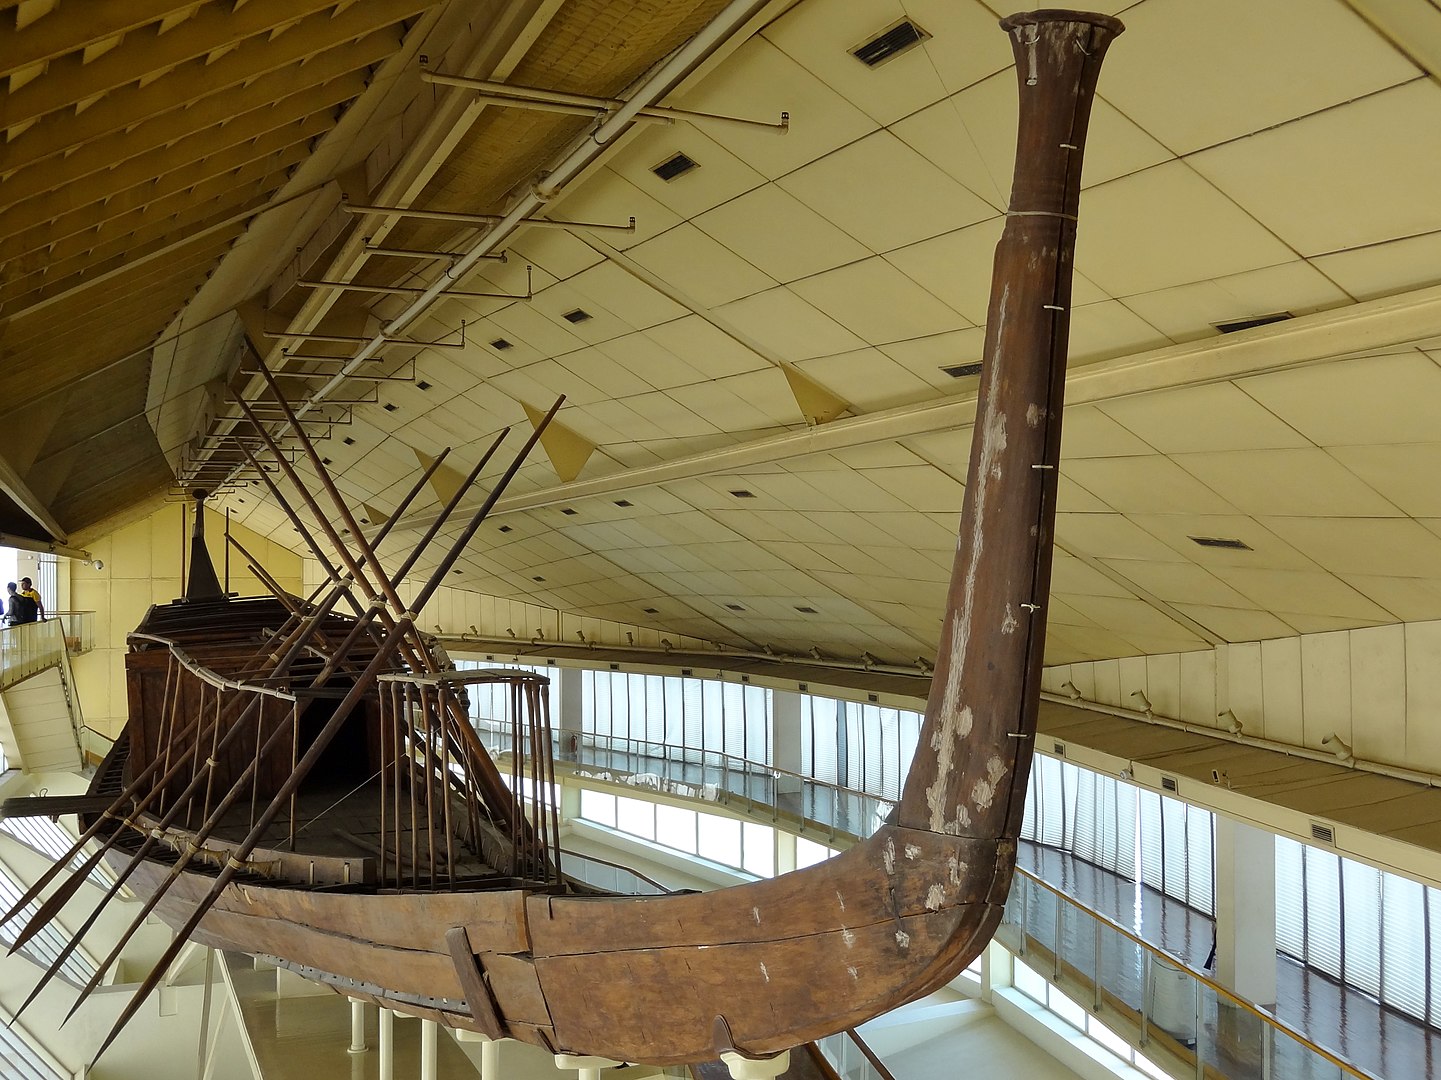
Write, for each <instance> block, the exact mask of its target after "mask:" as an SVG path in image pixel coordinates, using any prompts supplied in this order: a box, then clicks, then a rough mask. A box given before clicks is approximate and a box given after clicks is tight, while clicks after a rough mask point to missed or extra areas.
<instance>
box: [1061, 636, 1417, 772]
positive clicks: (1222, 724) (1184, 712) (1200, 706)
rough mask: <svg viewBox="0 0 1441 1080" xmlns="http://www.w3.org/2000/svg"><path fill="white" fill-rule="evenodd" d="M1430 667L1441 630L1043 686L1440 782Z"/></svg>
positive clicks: (1158, 662) (1085, 676)
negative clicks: (1234, 728) (1236, 726)
mask: <svg viewBox="0 0 1441 1080" xmlns="http://www.w3.org/2000/svg"><path fill="white" fill-rule="evenodd" d="M1438 659H1441V621H1430V622H1412V623H1397V624H1393V625H1389V626H1370V627H1362V628H1360V629H1356V630H1337V631H1331V632H1328V633H1323V634H1302V635H1300V636H1298V637H1289V638H1276V639H1273V640H1270V641H1252V642H1245V643H1241V644H1233V645H1221V646H1219V647H1217V648H1216V649H1214V650H1209V651H1200V652H1186V653H1169V654H1166V655H1160V656H1135V657H1123V658H1121V659H1119V660H1096V661H1091V662H1087V663H1077V664H1065V665H1060V666H1057V667H1053V668H1048V669H1047V670H1046V674H1045V678H1044V684H1043V685H1044V687H1045V689H1047V690H1049V691H1052V692H1054V693H1058V694H1065V693H1070V692H1071V691H1070V690H1069V689H1067V688H1065V684H1067V683H1069V684H1070V685H1071V686H1072V687H1074V690H1075V692H1076V693H1078V694H1079V695H1080V697H1081V698H1082V699H1084V700H1086V701H1093V702H1096V703H1098V704H1102V705H1113V706H1119V707H1121V708H1126V709H1135V710H1137V711H1144V710H1145V704H1144V703H1143V702H1142V700H1141V698H1140V697H1138V696H1136V695H1137V694H1138V693H1140V694H1144V695H1145V700H1146V701H1148V702H1149V703H1150V708H1151V710H1152V711H1153V712H1154V713H1155V714H1156V715H1158V716H1164V717H1170V718H1172V719H1177V720H1184V721H1186V722H1187V723H1192V724H1197V725H1204V726H1207V727H1214V728H1219V729H1225V728H1227V726H1228V725H1229V724H1231V722H1232V721H1231V714H1233V715H1234V717H1235V720H1236V721H1237V722H1239V723H1240V724H1241V725H1242V728H1241V734H1242V735H1244V736H1249V737H1252V738H1257V739H1267V740H1270V741H1273V742H1278V743H1287V744H1290V745H1293V746H1304V747H1309V748H1311V749H1313V750H1319V751H1321V752H1322V753H1328V752H1330V753H1337V754H1338V756H1341V755H1342V754H1344V752H1345V750H1344V747H1349V748H1350V751H1351V753H1352V754H1353V755H1354V756H1355V757H1356V758H1359V759H1361V760H1363V761H1372V762H1378V763H1380V764H1383V765H1388V766H1393V767H1396V768H1402V769H1412V770H1416V771H1419V772H1423V773H1431V774H1438V775H1441V725H1438V724H1437V723H1436V720H1435V717H1436V714H1437V711H1438V708H1441V664H1438V663H1437V661H1438ZM1228 713H1229V714H1228ZM1338 738H1339V740H1340V743H1338V742H1337V741H1336V739H1338ZM1322 740H1330V741H1328V742H1323V741H1322ZM1341 744H1344V747H1342V746H1341Z"/></svg>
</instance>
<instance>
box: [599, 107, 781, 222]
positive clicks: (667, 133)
mask: <svg viewBox="0 0 1441 1080" xmlns="http://www.w3.org/2000/svg"><path fill="white" fill-rule="evenodd" d="M676 154H684V155H685V156H686V157H688V158H690V159H691V160H692V161H693V162H695V165H696V167H694V168H691V169H688V170H686V171H685V172H683V173H681V174H679V175H678V176H675V177H672V178H671V179H670V180H662V179H661V178H660V177H659V176H657V175H656V174H655V172H654V171H653V170H654V169H655V167H656V166H658V165H660V164H662V163H664V162H666V161H669V160H670V159H671V158H673V157H675V155H676ZM607 167H608V168H609V169H610V170H611V171H612V172H615V173H617V174H619V175H620V176H623V177H624V178H625V179H626V180H628V181H630V182H631V183H632V184H634V185H635V186H636V187H637V188H639V189H640V190H641V191H643V192H645V193H646V194H647V195H649V196H650V197H651V198H652V199H654V200H655V201H656V202H658V203H660V204H662V205H663V206H665V207H667V208H668V209H670V210H673V211H674V212H675V213H676V214H677V215H679V216H680V217H682V218H690V217H694V216H695V215H696V214H699V213H701V212H702V211H705V210H709V209H711V207H713V206H719V205H720V204H721V203H723V202H728V201H729V200H731V199H733V198H735V197H736V196H737V195H740V194H742V193H743V192H746V191H749V190H751V188H754V187H759V186H760V185H761V184H763V183H765V182H766V178H765V177H764V176H762V175H761V174H760V173H758V172H757V171H756V170H755V169H753V168H751V167H750V166H749V165H747V164H746V163H745V162H744V161H742V160H741V159H740V158H738V157H736V156H735V155H734V154H732V153H731V152H730V151H729V150H726V149H725V148H724V147H722V146H721V145H720V144H719V143H717V142H715V141H714V140H712V139H710V138H709V137H708V136H707V135H706V134H705V132H703V131H702V130H701V129H700V128H699V127H698V126H697V125H695V124H683V123H682V124H664V125H661V124H655V125H651V126H650V127H648V128H647V129H646V130H645V131H644V132H642V133H641V134H640V135H639V136H638V137H637V138H635V139H633V140H631V141H630V142H629V143H627V144H626V146H625V147H624V148H623V149H622V150H621V151H620V153H618V154H617V155H616V156H615V157H614V158H612V159H611V161H610V163H609V164H608V166H607Z"/></svg>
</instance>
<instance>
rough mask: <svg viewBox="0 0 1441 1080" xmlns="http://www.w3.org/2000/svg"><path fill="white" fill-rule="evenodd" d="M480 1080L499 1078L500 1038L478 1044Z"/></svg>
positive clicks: (497, 1079)
mask: <svg viewBox="0 0 1441 1080" xmlns="http://www.w3.org/2000/svg"><path fill="white" fill-rule="evenodd" d="M480 1080H500V1040H499V1039H486V1040H485V1042H483V1043H481V1044H480Z"/></svg>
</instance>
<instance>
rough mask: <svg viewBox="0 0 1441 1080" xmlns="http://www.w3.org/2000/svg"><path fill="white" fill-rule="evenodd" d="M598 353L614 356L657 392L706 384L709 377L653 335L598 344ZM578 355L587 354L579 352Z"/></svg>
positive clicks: (617, 361)
mask: <svg viewBox="0 0 1441 1080" xmlns="http://www.w3.org/2000/svg"><path fill="white" fill-rule="evenodd" d="M595 351H596V352H598V353H600V354H601V355H603V356H608V357H610V358H611V359H612V360H613V361H615V362H616V363H617V364H619V365H620V366H621V367H622V368H624V369H625V370H626V371H629V372H630V373H631V374H632V375H633V376H635V378H637V379H639V380H640V381H641V382H643V383H646V384H648V385H650V386H653V387H655V388H656V389H657V390H669V389H670V388H671V387H673V386H688V385H689V384H691V383H696V382H704V381H705V375H704V374H703V373H702V372H700V371H698V370H697V369H696V368H694V367H692V366H691V365H690V364H688V363H686V362H685V361H684V360H682V359H680V357H678V356H676V355H675V353H674V352H672V351H671V350H670V349H668V348H666V347H665V346H664V345H663V344H661V343H660V342H658V341H656V340H655V338H654V337H653V336H651V334H648V333H646V334H627V335H626V336H625V337H623V338H616V339H615V340H614V341H607V342H605V343H604V344H603V345H597V346H596V347H595ZM576 355H577V356H581V355H584V354H583V353H579V352H577V353H576Z"/></svg>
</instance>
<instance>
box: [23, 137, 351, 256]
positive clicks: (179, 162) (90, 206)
mask: <svg viewBox="0 0 1441 1080" xmlns="http://www.w3.org/2000/svg"><path fill="white" fill-rule="evenodd" d="M334 124H335V117H334V116H332V115H329V114H319V113H317V114H315V115H313V116H309V117H306V118H305V119H303V120H300V121H298V122H296V123H292V124H289V125H287V126H286V127H283V128H278V129H276V130H274V131H270V132H267V133H266V134H264V135H261V136H259V137H258V138H255V139H251V140H248V141H245V142H241V143H238V144H236V145H233V146H230V147H227V148H224V149H216V150H215V151H214V152H211V153H207V154H203V155H201V156H199V157H196V158H193V159H186V158H183V157H180V156H179V155H176V156H175V157H173V158H172V160H171V162H170V165H169V168H167V169H163V170H161V169H154V168H151V167H152V166H155V165H158V164H159V163H158V162H151V161H148V160H145V159H141V160H140V161H139V163H138V166H137V164H136V163H133V162H132V163H128V164H127V165H126V166H124V167H121V168H117V169H115V170H113V171H111V172H109V173H105V174H104V175H103V176H100V177H96V178H95V180H94V181H92V182H91V183H87V184H71V185H69V186H68V187H65V188H63V189H61V190H60V191H55V192H51V193H50V194H49V195H46V196H44V197H43V198H38V199H29V200H27V201H25V202H23V203H21V204H20V205H19V206H14V207H10V208H9V209H6V210H0V240H4V239H6V238H8V237H11V236H16V235H19V234H20V233H23V232H25V231H26V230H28V229H33V228H35V227H36V226H39V225H43V224H45V223H50V224H51V225H52V226H58V225H59V224H60V223H61V222H62V221H63V220H67V219H68V218H69V217H70V216H71V215H78V218H79V220H82V221H83V220H85V219H86V218H90V219H93V220H92V225H93V224H94V223H95V222H98V221H101V220H104V219H106V218H111V217H115V216H117V215H119V214H121V213H124V212H126V211H127V210H130V209H134V208H135V207H137V206H146V205H149V204H150V203H153V202H155V201H157V200H159V199H161V198H164V197H165V196H168V195H173V194H176V193H177V192H181V191H184V190H185V189H187V188H191V187H195V186H196V185H197V184H200V183H202V182H203V181H206V180H210V179H212V178H214V177H216V176H221V175H224V174H225V173H228V172H232V171H234V170H238V169H240V168H242V167H244V166H246V165H250V164H251V163H253V162H256V161H261V160H265V159H268V158H271V157H276V156H280V157H286V158H287V159H289V158H290V157H291V156H292V155H294V159H295V160H297V161H298V160H300V159H303V158H304V157H306V156H307V155H308V153H309V148H310V144H311V141H312V140H313V139H315V138H316V137H317V136H319V135H321V134H323V133H325V132H326V131H328V130H329V129H330V128H331V127H332V126H334ZM297 149H298V151H299V152H298V154H297V153H296V152H297ZM287 152H288V153H287ZM85 227H90V226H85Z"/></svg>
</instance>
